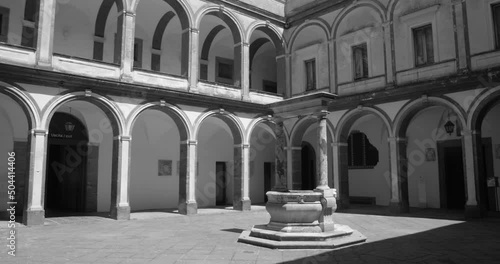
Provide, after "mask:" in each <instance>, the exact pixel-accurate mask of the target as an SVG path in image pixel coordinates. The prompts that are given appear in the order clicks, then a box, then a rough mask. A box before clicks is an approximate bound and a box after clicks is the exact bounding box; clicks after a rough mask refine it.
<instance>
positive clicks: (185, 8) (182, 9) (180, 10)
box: [129, 0, 193, 29]
mask: <svg viewBox="0 0 500 264" xmlns="http://www.w3.org/2000/svg"><path fill="white" fill-rule="evenodd" d="M163 1H165V2H166V3H167V4H168V5H170V6H171V7H172V8H173V9H174V11H175V13H176V14H177V16H178V17H179V19H180V21H181V27H182V29H187V28H190V27H192V25H193V14H192V11H191V8H190V7H189V4H187V3H186V1H185V0H163ZM139 2H141V0H132V4H131V5H130V9H131V10H129V11H130V12H132V13H133V14H136V13H137V7H138V6H139Z"/></svg>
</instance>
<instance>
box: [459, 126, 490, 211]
mask: <svg viewBox="0 0 500 264" xmlns="http://www.w3.org/2000/svg"><path fill="white" fill-rule="evenodd" d="M462 133H463V137H462V145H463V147H462V148H463V152H464V158H465V160H464V162H465V165H464V167H465V177H466V179H467V180H466V186H467V202H466V203H465V216H466V217H467V218H476V217H481V208H480V206H479V205H480V204H479V203H478V202H481V201H478V197H480V196H478V195H477V194H478V193H479V192H480V191H481V188H480V187H479V186H478V184H477V183H478V182H480V181H479V177H480V174H481V173H480V171H479V164H483V162H482V158H483V151H482V142H481V141H482V140H481V132H478V131H470V130H465V129H464V130H463V131H462ZM485 191H486V190H485Z"/></svg>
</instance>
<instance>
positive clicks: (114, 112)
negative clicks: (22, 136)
mask: <svg viewBox="0 0 500 264" xmlns="http://www.w3.org/2000/svg"><path fill="white" fill-rule="evenodd" d="M75 100H82V101H89V102H91V103H94V104H95V105H96V106H97V107H99V108H100V109H101V110H102V111H103V112H104V113H105V115H107V116H108V117H109V118H110V122H111V124H112V125H115V127H113V128H116V129H113V133H114V134H115V136H116V135H123V132H124V128H125V118H124V117H123V114H122V112H121V111H120V109H119V108H118V106H117V105H116V104H115V103H114V102H112V101H111V100H110V99H108V98H106V97H104V96H102V95H99V94H96V93H92V92H89V91H86V92H74V93H68V94H64V95H61V96H59V97H56V98H54V99H52V100H51V101H50V102H49V104H48V105H47V106H46V107H45V108H44V109H43V115H42V118H41V122H40V127H41V128H42V129H45V130H48V129H49V125H50V120H51V119H52V116H53V115H54V113H55V112H56V111H57V109H58V108H59V106H61V105H63V104H65V103H68V102H71V101H75Z"/></svg>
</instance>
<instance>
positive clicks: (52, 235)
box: [0, 206, 500, 264]
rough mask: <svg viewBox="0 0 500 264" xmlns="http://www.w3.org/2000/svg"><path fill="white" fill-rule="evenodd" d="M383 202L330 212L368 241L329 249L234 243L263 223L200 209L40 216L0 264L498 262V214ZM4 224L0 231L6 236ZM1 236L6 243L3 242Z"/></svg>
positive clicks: (257, 210)
mask: <svg viewBox="0 0 500 264" xmlns="http://www.w3.org/2000/svg"><path fill="white" fill-rule="evenodd" d="M386 212H387V208H385V207H361V206H357V207H355V208H353V209H348V210H344V211H343V212H338V213H335V214H334V219H335V221H336V222H338V223H341V224H347V225H349V226H351V227H352V228H353V229H356V230H358V231H360V232H361V233H363V234H364V235H365V236H366V237H367V238H368V239H367V242H366V243H364V244H361V245H354V246H350V247H344V248H339V249H335V250H272V249H267V248H260V247H255V246H252V245H247V244H242V243H238V242H237V239H238V236H239V235H240V233H241V231H243V230H246V229H249V228H251V226H252V225H254V224H264V223H267V222H268V221H269V215H268V214H267V212H266V211H265V209H264V207H263V206H253V208H252V211H250V212H238V211H233V210H228V209H226V208H213V209H200V210H199V214H198V215H194V216H185V215H180V214H177V213H175V212H171V211H161V210H158V211H154V212H134V213H132V214H131V220H130V221H116V220H112V219H110V218H107V217H104V216H99V215H94V216H75V217H71V216H63V217H47V218H46V219H45V224H44V225H43V226H35V227H26V226H23V225H21V224H18V225H17V227H16V231H17V237H16V239H17V240H16V242H17V248H16V256H15V257H12V256H9V255H8V254H7V249H6V248H4V250H3V254H4V255H3V256H2V257H1V261H0V262H1V263H75V264H76V263H446V264H450V263H499V261H500V243H499V241H500V218H499V217H498V216H490V217H487V218H483V219H478V220H472V221H465V220H463V213H462V212H460V211H446V210H432V209H413V208H412V210H411V213H410V214H404V215H399V216H393V215H389V214H387V213H386ZM9 230H10V229H7V223H6V222H2V223H1V226H0V233H1V236H2V237H5V238H6V237H7V233H8V232H9ZM3 241H6V240H3Z"/></svg>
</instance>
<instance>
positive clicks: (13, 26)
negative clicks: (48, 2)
mask: <svg viewBox="0 0 500 264" xmlns="http://www.w3.org/2000/svg"><path fill="white" fill-rule="evenodd" d="M39 9H40V0H20V1H3V2H2V3H1V4H0V18H1V28H0V42H3V43H8V44H11V45H16V46H23V47H27V48H36V47H37V34H38V32H37V28H38V15H39V14H38V13H39ZM19 18H21V19H19Z"/></svg>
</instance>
